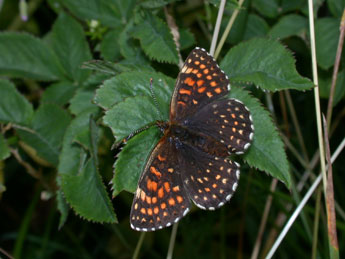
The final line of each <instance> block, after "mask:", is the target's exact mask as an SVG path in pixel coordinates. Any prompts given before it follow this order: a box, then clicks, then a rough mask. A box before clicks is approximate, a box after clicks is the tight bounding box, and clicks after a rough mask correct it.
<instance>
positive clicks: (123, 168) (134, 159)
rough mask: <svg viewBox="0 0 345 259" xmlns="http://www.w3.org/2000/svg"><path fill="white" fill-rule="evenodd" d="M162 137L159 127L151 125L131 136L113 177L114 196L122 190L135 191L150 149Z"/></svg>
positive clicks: (119, 157)
mask: <svg viewBox="0 0 345 259" xmlns="http://www.w3.org/2000/svg"><path fill="white" fill-rule="evenodd" d="M159 137H160V131H159V130H158V128H157V127H151V128H149V129H147V130H145V131H143V132H141V133H139V134H138V135H136V136H134V137H133V138H131V139H130V140H129V141H128V142H127V144H126V145H125V146H124V148H123V149H122V151H121V153H120V154H119V156H118V158H117V160H116V162H115V165H114V168H115V172H114V177H113V179H112V185H113V196H116V195H118V194H119V193H120V192H121V191H123V190H126V191H128V192H134V191H135V189H136V188H137V183H138V180H139V177H140V174H141V172H142V171H143V170H144V167H145V164H146V161H147V159H148V157H149V156H150V153H151V152H150V151H151V150H152V149H153V148H154V147H155V145H156V144H157V142H158V140H159Z"/></svg>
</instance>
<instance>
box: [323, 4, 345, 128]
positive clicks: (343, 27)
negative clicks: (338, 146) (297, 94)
mask: <svg viewBox="0 0 345 259" xmlns="http://www.w3.org/2000/svg"><path fill="white" fill-rule="evenodd" d="M344 35H345V9H344V11H343V15H342V17H341V21H340V35H339V41H338V48H337V54H336V56H335V63H334V68H333V75H332V84H331V89H330V92H329V99H328V106H327V129H328V130H329V129H330V125H331V120H332V110H333V97H334V93H335V87H336V83H337V76H338V70H339V64H340V59H341V53H342V51H343V44H344Z"/></svg>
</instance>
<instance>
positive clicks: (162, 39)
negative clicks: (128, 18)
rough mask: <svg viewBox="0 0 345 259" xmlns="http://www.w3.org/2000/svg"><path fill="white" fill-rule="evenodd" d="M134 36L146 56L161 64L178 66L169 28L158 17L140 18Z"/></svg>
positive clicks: (146, 16)
mask: <svg viewBox="0 0 345 259" xmlns="http://www.w3.org/2000/svg"><path fill="white" fill-rule="evenodd" d="M132 36H133V37H135V38H137V39H139V40H140V43H141V47H142V48H143V50H144V52H145V54H146V55H147V56H149V57H150V58H151V59H154V60H157V61H159V62H168V63H173V64H178V55H177V50H176V46H175V43H174V40H173V36H172V34H171V32H170V29H169V27H168V26H167V25H166V24H165V23H164V22H163V21H162V20H161V19H160V18H158V17H157V16H155V15H153V14H148V13H146V14H145V16H144V17H138V18H137V22H136V26H134V28H133V30H132Z"/></svg>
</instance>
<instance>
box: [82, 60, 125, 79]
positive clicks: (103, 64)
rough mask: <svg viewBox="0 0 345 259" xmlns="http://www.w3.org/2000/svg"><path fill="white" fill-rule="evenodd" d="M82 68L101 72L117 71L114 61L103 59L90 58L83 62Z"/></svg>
mask: <svg viewBox="0 0 345 259" xmlns="http://www.w3.org/2000/svg"><path fill="white" fill-rule="evenodd" d="M82 68H84V69H90V70H94V71H97V72H100V73H103V74H109V75H116V74H117V73H118V72H119V71H118V69H117V68H116V66H115V63H113V62H109V61H105V60H90V61H86V62H84V63H83V66H82Z"/></svg>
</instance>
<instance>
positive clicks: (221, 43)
mask: <svg viewBox="0 0 345 259" xmlns="http://www.w3.org/2000/svg"><path fill="white" fill-rule="evenodd" d="M243 2H244V0H239V1H238V7H237V9H235V10H234V12H233V13H232V15H231V17H230V20H229V22H228V24H227V26H226V28H225V31H224V33H223V35H222V38H221V39H220V41H219V44H218V46H217V49H216V51H215V54H214V58H215V59H217V57H218V55H219V53H220V50H221V49H222V47H223V45H224V43H225V40H226V38H227V37H228V35H229V32H230V30H231V28H232V25H233V24H234V22H235V19H236V17H237V15H238V13H239V12H240V9H241V6H242V4H243Z"/></svg>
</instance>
